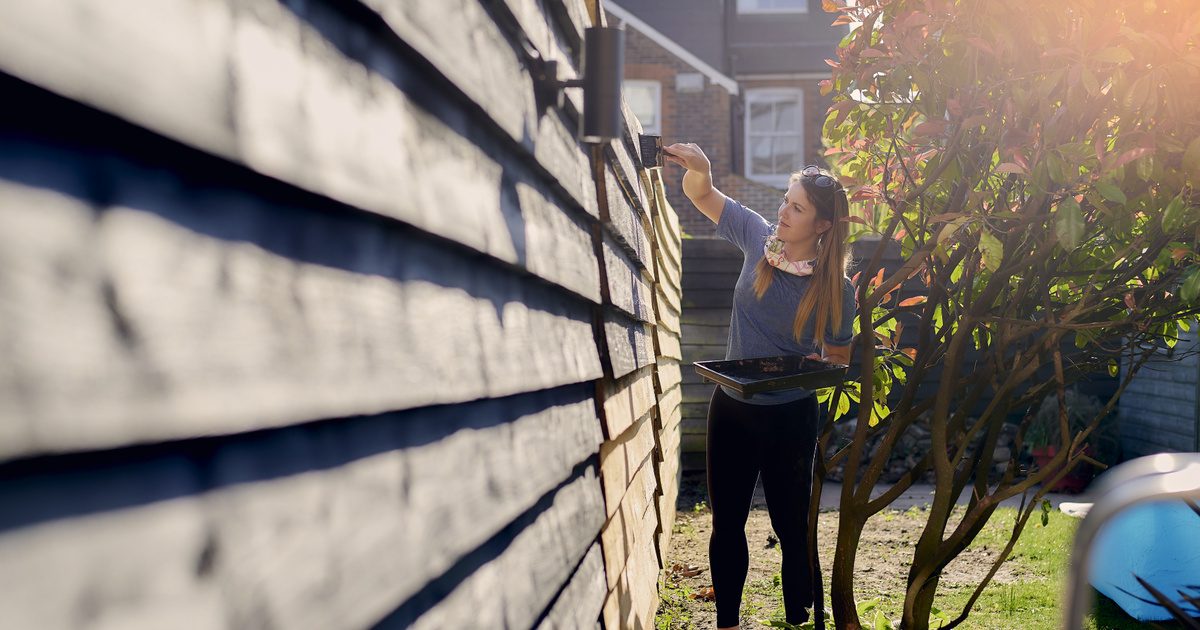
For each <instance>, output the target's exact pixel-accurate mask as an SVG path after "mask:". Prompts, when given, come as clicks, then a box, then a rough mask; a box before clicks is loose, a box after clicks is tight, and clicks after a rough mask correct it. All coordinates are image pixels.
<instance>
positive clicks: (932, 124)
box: [913, 120, 946, 136]
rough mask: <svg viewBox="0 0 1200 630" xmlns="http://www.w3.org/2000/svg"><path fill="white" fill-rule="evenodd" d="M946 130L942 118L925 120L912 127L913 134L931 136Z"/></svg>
mask: <svg viewBox="0 0 1200 630" xmlns="http://www.w3.org/2000/svg"><path fill="white" fill-rule="evenodd" d="M945 130H946V122H945V121H942V120H926V121H925V122H923V123H921V124H919V125H917V126H916V127H913V135H916V136H932V135H935V134H939V133H942V132H943V131H945Z"/></svg>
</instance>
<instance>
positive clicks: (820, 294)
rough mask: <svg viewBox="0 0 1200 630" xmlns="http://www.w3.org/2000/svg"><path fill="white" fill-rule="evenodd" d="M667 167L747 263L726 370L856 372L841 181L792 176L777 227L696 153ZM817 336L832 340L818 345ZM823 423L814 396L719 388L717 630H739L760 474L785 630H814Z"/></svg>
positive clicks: (714, 491)
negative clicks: (779, 566)
mask: <svg viewBox="0 0 1200 630" xmlns="http://www.w3.org/2000/svg"><path fill="white" fill-rule="evenodd" d="M664 159H666V160H667V161H669V162H672V163H674V164H678V165H680V166H682V167H684V168H686V169H687V172H686V173H684V176H683V192H684V194H685V195H687V197H688V199H690V200H691V202H692V203H693V204H694V205H695V206H696V208H697V209H699V210H700V212H702V213H703V214H704V215H705V216H707V217H708V218H709V219H711V220H712V221H713V222H714V223H716V224H717V236H720V237H721V238H724V239H726V240H728V241H730V242H732V243H733V244H735V245H737V246H738V248H739V249H741V250H742V252H743V253H744V254H745V259H744V262H743V264H742V270H741V274H740V275H739V276H738V280H737V285H736V286H735V288H734V292H733V314H732V317H731V318H730V322H729V341H728V344H727V346H726V351H725V358H726V359H741V358H750V357H761V356H776V355H781V354H803V355H806V356H809V357H812V358H817V359H822V358H823V359H824V360H827V361H831V362H835V363H849V356H850V341H851V338H852V336H853V317H854V311H855V299H854V287H853V285H852V284H851V282H850V280H849V279H848V278H847V277H846V269H847V266H848V265H849V256H848V252H847V246H846V236H847V229H848V223H847V217H848V215H849V203H848V200H847V199H846V193H845V191H844V190H843V188H842V186H841V184H839V183H838V181H837V179H836V178H834V177H833V176H831V175H830V174H829V173H828V172H826V171H823V170H822V169H820V168H819V167H816V166H809V167H805V169H804V170H803V171H801V172H798V173H793V174H792V176H791V178H790V180H789V184H788V188H787V193H786V194H785V195H784V196H783V198H782V199H780V204H779V210H778V219H779V221H778V223H776V224H771V223H769V222H768V221H767V220H766V219H765V218H763V216H762V215H760V214H758V213H757V212H754V211H753V210H751V209H749V208H747V207H746V206H744V205H742V204H741V203H738V202H737V201H734V200H733V199H730V198H728V197H726V196H725V195H724V194H722V193H721V191H719V190H717V189H716V188H714V187H713V183H712V174H711V172H710V165H709V161H708V158H707V157H706V156H705V155H704V152H703V151H701V150H700V147H698V146H696V145H695V144H691V143H677V144H673V145H670V146H668V147H665V148H664ZM814 330H821V331H824V333H825V334H823V335H821V336H819V337H818V336H816V335H814V334H813V331H814ZM818 350H819V351H820V353H818V352H817V351H818ZM818 419H819V416H818V408H817V400H816V397H815V396H814V395H813V393H812V392H811V391H809V390H807V389H803V388H796V389H790V390H780V391H775V392H766V393H761V394H755V395H754V396H753V397H752V398H749V399H743V398H741V397H740V396H739V395H738V394H737V392H736V391H734V390H732V389H729V388H727V387H725V386H723V385H722V386H718V387H714V389H713V394H712V398H711V400H710V401H709V407H708V439H707V455H706V459H707V465H708V497H709V505H710V506H711V508H712V513H713V531H712V536H711V538H710V539H709V546H708V551H709V567H710V570H711V572H712V582H713V591H714V594H715V596H716V606H717V627H718V628H719V629H725V628H738V627H739V626H738V612H739V607H740V606H741V599H742V588H743V586H744V585H745V582H746V572H747V570H748V568H749V566H748V565H749V553H748V550H747V547H746V518H747V517H748V516H749V512H750V500H751V498H752V496H753V494H754V485H755V482H756V481H757V479H758V477H759V474H760V472H761V475H762V484H763V493H764V494H765V495H766V500H767V511H768V513H769V514H770V517H771V526H772V528H773V529H774V530H775V534H776V536H778V538H779V541H780V546H781V551H782V552H783V570H782V576H781V577H782V581H783V602H784V609H785V611H786V620H787V621H788V623H793V624H799V623H801V622H804V621H807V620H808V617H809V613H808V611H807V610H806V608H809V607H812V606H813V588H812V587H813V583H812V580H813V576H812V574H811V569H810V563H809V555H808V508H809V497H810V496H811V494H812V473H813V458H814V457H815V456H816V443H817V431H818Z"/></svg>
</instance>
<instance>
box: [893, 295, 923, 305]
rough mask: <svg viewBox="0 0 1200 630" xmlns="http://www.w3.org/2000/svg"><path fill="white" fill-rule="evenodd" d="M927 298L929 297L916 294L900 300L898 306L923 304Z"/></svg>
mask: <svg viewBox="0 0 1200 630" xmlns="http://www.w3.org/2000/svg"><path fill="white" fill-rule="evenodd" d="M927 299H929V298H928V297H926V296H924V295H917V296H914V297H910V298H908V299H907V300H904V301H903V302H900V306H916V305H918V304H924V303H925V300H927Z"/></svg>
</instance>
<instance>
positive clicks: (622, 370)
mask: <svg viewBox="0 0 1200 630" xmlns="http://www.w3.org/2000/svg"><path fill="white" fill-rule="evenodd" d="M653 328H654V327H653V326H652V325H650V324H647V323H644V322H638V321H635V320H630V319H629V318H627V317H625V316H623V315H620V314H619V313H616V312H612V311H606V312H605V317H604V339H605V343H607V344H608V358H609V361H610V362H611V364H612V372H613V377H614V378H621V377H623V376H625V375H626V374H629V373H630V372H632V371H634V370H636V369H638V368H640V367H642V366H645V365H650V364H651V363H653V362H654V358H655V355H654V346H653V340H652V338H651V336H650V335H651V334H653Z"/></svg>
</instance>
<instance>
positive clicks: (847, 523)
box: [811, 0, 1200, 630]
mask: <svg viewBox="0 0 1200 630" xmlns="http://www.w3.org/2000/svg"><path fill="white" fill-rule="evenodd" d="M824 7H825V10H826V11H829V12H836V13H839V14H840V15H839V17H838V18H837V19H836V20H835V21H834V25H844V24H858V26H857V28H854V29H853V30H852V31H851V32H850V33H849V34H848V35H846V37H845V38H843V40H842V41H841V42H840V43H839V45H838V48H837V55H836V56H837V58H836V59H831V60H827V63H828V64H829V65H830V66H831V67H832V68H833V72H832V77H831V79H829V80H826V81H823V82H822V92H823V93H825V94H829V93H832V94H833V97H832V98H833V106H832V107H831V108H830V109H829V113H828V116H827V119H826V121H825V127H824V135H825V138H826V140H827V144H828V147H829V148H828V150H827V151H826V155H827V156H828V159H829V162H830V166H831V168H833V169H835V170H836V171H837V172H838V173H839V174H840V175H841V176H842V180H843V182H844V183H846V184H848V191H849V192H850V193H851V200H852V203H853V204H854V205H855V207H856V209H857V213H856V216H854V217H852V218H851V220H852V221H854V222H856V223H859V224H861V229H860V230H858V231H857V232H856V233H855V237H854V238H858V237H861V236H862V235H864V234H877V235H879V236H880V237H881V240H880V245H879V247H878V248H876V250H875V252H874V254H873V255H871V256H869V258H868V259H867V260H866V261H865V263H864V264H863V265H862V266H861V271H860V273H859V275H858V276H857V281H858V282H857V285H858V294H857V297H858V305H859V312H858V319H857V322H856V331H870V333H869V334H859V335H858V336H857V339H856V341H855V347H854V350H853V351H854V353H855V355H856V356H857V357H858V358H859V359H860V360H861V361H862V365H863V366H872V368H873V369H866V368H865V367H864V369H863V370H862V376H861V378H860V379H858V380H857V381H852V382H847V383H845V384H843V385H842V386H839V387H838V388H837V389H836V390H824V391H822V392H820V393H819V394H820V399H821V400H823V401H825V402H827V403H828V404H829V408H830V413H829V414H827V418H829V423H827V425H826V426H825V427H824V430H823V433H822V437H821V446H820V449H821V452H822V453H824V452H826V451H825V448H826V443H827V441H828V439H829V436H830V429H831V425H832V422H834V421H836V420H837V418H839V417H840V416H842V415H843V414H845V413H847V411H848V410H849V408H850V402H851V401H854V402H857V403H859V405H858V420H857V424H856V427H855V432H854V438H853V441H852V442H851V443H850V444H849V445H848V446H846V447H845V448H843V449H841V450H840V451H838V452H837V453H836V454H834V455H833V456H832V457H831V458H830V459H829V460H828V461H821V462H819V463H818V474H822V473H823V471H824V470H825V468H826V467H828V466H831V465H833V464H835V463H836V462H838V461H839V460H840V459H841V458H845V459H846V468H845V481H844V484H843V489H842V497H841V511H840V515H839V530H838V538H837V551H836V554H835V560H834V566H833V568H832V592H831V594H832V598H833V614H834V620H835V622H836V625H837V627H838V628H859V627H860V621H859V619H858V613H857V612H856V606H855V601H854V590H853V572H854V559H855V552H856V550H857V546H858V542H859V538H858V536H859V534H860V532H861V530H862V527H863V525H864V524H865V522H866V520H867V519H868V518H869V517H870V516H871V515H873V514H876V513H878V512H879V511H880V510H882V509H884V508H885V507H887V506H888V505H889V504H890V503H891V502H892V501H893V500H894V499H895V498H896V497H898V496H899V495H900V494H901V493H902V492H903V491H904V490H905V489H907V488H908V487H909V486H910V485H911V484H912V483H913V482H914V481H915V480H917V479H918V478H919V477H920V476H921V475H922V474H924V473H925V472H926V471H928V470H932V471H933V473H934V478H935V480H936V481H935V483H936V490H935V494H934V497H933V499H932V503H931V509H930V511H929V519H928V521H927V523H926V525H925V528H924V530H923V532H922V535H921V537H920V540H919V541H918V543H917V545H916V548H915V551H914V553H913V562H912V567H911V570H910V572H909V574H908V580H907V586H906V592H905V597H904V610H903V616H902V619H901V627H903V628H911V629H914V630H923V629H924V628H927V627H929V618H930V611H931V608H932V606H933V600H934V596H935V594H936V592H937V587H938V579H939V575H940V572H941V570H942V569H943V568H944V567H945V566H946V565H947V564H948V563H949V562H950V561H951V560H953V559H954V558H955V557H956V556H957V555H958V554H959V553H961V552H962V551H963V550H964V549H965V548H966V547H967V545H969V544H970V542H971V541H972V540H973V539H974V538H975V536H976V535H977V534H978V533H979V531H980V530H981V529H982V528H983V526H984V525H985V524H986V523H987V521H988V519H989V518H990V517H991V515H992V514H993V512H994V511H995V509H996V508H997V506H998V505H999V503H1000V501H1002V500H1004V499H1007V498H1009V497H1014V496H1018V495H1020V496H1023V497H1026V498H1028V497H1029V496H1030V494H1032V500H1027V501H1025V502H1024V503H1023V504H1022V507H1021V509H1020V510H1019V516H1018V518H1017V520H1016V522H1015V523H1014V524H1013V529H1012V536H1011V540H1010V541H1009V543H1008V545H1007V546H1006V547H1005V549H1003V550H1002V552H1001V553H1000V554H999V555H998V556H997V557H996V559H995V564H994V565H993V567H992V570H991V572H990V573H989V574H988V576H987V578H985V579H984V581H983V583H981V584H980V585H979V587H978V589H977V590H976V591H975V594H974V596H973V597H972V598H971V599H970V601H969V603H968V604H967V605H966V608H965V610H963V611H961V613H960V614H958V615H957V616H956V617H955V618H954V619H953V620H952V621H951V622H950V623H949V624H947V625H944V626H942V627H943V628H952V627H954V626H956V625H958V624H960V623H961V622H962V621H963V620H964V619H965V618H966V617H967V615H968V614H969V613H970V609H971V606H972V605H973V604H974V602H975V601H976V598H977V597H978V596H979V594H980V593H981V592H982V590H983V588H984V587H985V586H986V585H987V583H988V581H990V579H991V577H992V576H993V575H995V572H996V571H997V570H998V568H999V566H1000V564H1001V563H1002V562H1003V561H1004V560H1005V559H1006V558H1007V556H1008V554H1009V553H1010V552H1011V550H1012V548H1013V545H1014V544H1015V542H1016V540H1017V538H1018V537H1019V536H1020V533H1021V531H1022V529H1023V528H1024V527H1025V525H1026V523H1027V522H1028V519H1029V518H1030V517H1031V516H1032V515H1033V514H1035V513H1036V512H1037V511H1038V510H1040V509H1043V508H1044V504H1043V503H1042V496H1043V495H1044V494H1045V492H1046V490H1045V488H1048V487H1050V486H1051V485H1052V484H1053V482H1054V481H1055V480H1057V479H1058V478H1060V477H1061V476H1063V475H1065V474H1066V473H1067V472H1069V471H1070V470H1071V469H1072V468H1074V467H1075V466H1077V465H1080V464H1081V463H1082V462H1084V461H1085V460H1088V459H1089V458H1088V457H1087V456H1086V455H1083V454H1082V453H1081V452H1080V451H1081V449H1080V446H1081V444H1082V443H1083V441H1084V440H1085V439H1086V438H1087V435H1088V434H1089V433H1090V432H1092V431H1095V430H1096V427H1097V423H1098V422H1099V421H1100V419H1101V418H1102V417H1103V416H1104V415H1105V414H1107V413H1108V412H1109V411H1111V410H1112V409H1113V407H1114V406H1115V405H1116V403H1117V399H1118V397H1119V396H1120V394H1121V392H1122V391H1123V390H1124V389H1125V387H1126V386H1127V385H1128V384H1129V382H1130V379H1131V378H1132V377H1133V376H1134V375H1135V374H1136V373H1137V371H1138V369H1139V368H1140V367H1141V365H1142V364H1143V363H1144V362H1145V361H1146V360H1147V359H1148V358H1150V356H1151V355H1152V354H1153V353H1154V352H1155V350H1156V349H1158V348H1162V347H1163V346H1169V347H1173V346H1174V342H1175V339H1176V337H1177V333H1178V332H1179V331H1181V330H1187V328H1188V320H1189V319H1190V318H1191V317H1193V316H1194V315H1195V314H1196V313H1197V312H1198V311H1200V308H1198V305H1200V302H1198V300H1197V294H1198V293H1200V264H1198V262H1200V255H1198V253H1197V246H1196V241H1197V240H1198V239H1200V208H1198V207H1197V206H1198V204H1200V197H1198V196H1197V192H1196V187H1197V185H1198V184H1200V99H1198V98H1197V97H1198V96H1200V49H1198V48H1197V43H1198V40H1200V9H1197V8H1196V5H1195V0H1147V1H1145V2H1132V3H1129V2H1126V3H1112V2H1108V1H1107V0H1064V1H1063V2H1048V3H1039V2H1026V1H1018V0H957V1H955V0H858V1H857V2H855V3H854V6H842V5H841V3H840V2H836V1H835V0H824ZM889 241H894V242H898V244H899V246H900V248H901V251H902V253H903V259H904V260H905V262H904V264H903V265H902V266H901V267H900V268H898V269H887V270H885V269H883V268H881V265H880V260H881V256H882V252H883V248H884V245H885V244H886V243H887V242H889ZM906 281H908V282H907V284H905V283H906ZM914 283H915V284H916V285H917V286H919V287H921V291H920V292H919V294H917V295H911V296H909V297H907V298H904V299H901V298H902V297H903V293H904V292H906V291H907V288H906V287H907V286H909V285H912V284H914ZM905 321H908V322H910V323H909V325H910V326H917V327H918V334H917V337H918V338H919V342H918V343H917V344H916V345H915V346H914V347H901V345H900V344H899V339H900V332H901V329H902V328H903V323H904V322H905ZM1072 342H1073V345H1072ZM1064 346H1065V348H1064ZM972 355H973V356H974V357H975V358H974V359H972V360H969V357H971V356H972ZM938 364H940V365H941V366H942V368H943V369H942V371H941V375H940V380H939V382H938V383H937V388H936V392H935V393H933V394H931V395H928V394H927V395H924V396H918V387H917V385H918V384H919V383H920V382H921V381H922V380H923V379H926V378H928V376H927V375H928V374H929V372H930V371H931V369H932V368H933V367H934V366H935V365H938ZM1106 370H1107V371H1108V372H1109V374H1111V375H1112V376H1114V377H1117V379H1118V386H1117V390H1116V393H1115V394H1114V395H1113V396H1112V397H1111V398H1110V399H1109V400H1108V401H1107V403H1106V404H1105V406H1104V410H1103V411H1102V412H1101V413H1100V414H1098V415H1097V417H1096V418H1094V419H1093V420H1092V421H1091V423H1090V424H1088V426H1086V427H1085V428H1084V429H1083V430H1082V431H1071V430H1068V425H1067V413H1066V408H1065V405H1064V403H1063V393H1064V389H1065V387H1066V386H1067V385H1068V384H1070V383H1072V382H1073V381H1076V380H1078V379H1080V378H1081V377H1083V376H1085V375H1088V374H1092V373H1096V372H1103V371H1106ZM1044 372H1049V376H1048V377H1046V375H1045V374H1042V373H1044ZM1039 374H1042V375H1041V376H1039ZM1047 395H1051V396H1056V397H1057V398H1058V401H1059V403H1058V406H1059V412H1060V413H1059V415H1060V425H1061V428H1062V430H1061V432H1060V435H1061V436H1062V448H1061V449H1060V451H1059V453H1058V455H1056V456H1055V458H1054V459H1053V460H1052V461H1051V462H1050V464H1049V465H1047V466H1046V467H1045V468H1042V469H1036V468H1035V469H1032V470H1028V469H1023V468H1022V467H1020V466H1018V462H1017V458H1015V457H1014V458H1013V459H1012V461H1010V462H1009V464H1008V467H1007V469H1006V470H1005V471H1004V473H1003V475H1002V476H1001V477H1000V478H999V479H998V480H995V481H993V480H990V479H989V474H988V471H989V470H990V469H991V468H992V461H991V458H992V450H993V448H994V447H995V443H996V439H997V437H998V435H999V434H1000V429H1001V427H1002V425H1003V424H1004V423H1005V422H1006V420H1007V419H1008V417H1009V416H1010V413H1013V414H1020V413H1022V412H1023V411H1026V410H1032V409H1035V408H1036V406H1037V404H1038V403H1040V402H1041V400H1042V399H1043V398H1044V397H1046V396H1047ZM981 404H982V405H983V406H984V408H983V411H982V412H979V413H974V412H972V410H973V409H975V408H976V407H977V406H978V405H981ZM926 411H928V412H930V413H931V414H932V416H931V417H932V421H931V426H930V430H931V431H932V437H931V442H932V445H931V447H930V449H929V451H928V452H927V453H925V454H924V456H923V457H922V458H921V459H920V461H919V462H917V463H916V465H914V466H913V467H912V469H911V470H909V471H908V472H907V473H906V474H905V475H904V476H903V478H902V479H901V480H900V481H898V482H896V483H895V484H894V485H892V486H891V487H890V488H888V489H887V491H886V492H885V493H884V494H883V495H882V496H880V497H878V498H876V499H871V491H872V489H873V488H874V487H875V485H876V483H877V482H878V480H879V478H880V473H881V471H882V469H883V466H884V463H885V462H886V460H887V455H888V452H889V451H890V446H891V445H893V444H894V443H895V442H896V441H897V439H898V438H899V437H900V436H901V435H902V434H903V433H904V432H905V430H906V429H907V428H909V427H910V426H911V425H912V423H913V422H914V420H915V419H916V418H917V417H918V416H919V415H920V414H921V413H923V412H926ZM1028 420H1029V414H1026V415H1025V418H1024V419H1023V420H1022V421H1021V422H1020V425H1019V428H1018V432H1017V438H1016V447H1017V448H1020V446H1021V440H1022V439H1023V435H1024V430H1025V426H1026V425H1027V424H1028ZM968 421H969V422H968ZM873 435H881V436H882V437H881V438H880V439H881V440H882V445H881V447H880V448H879V449H878V452H877V453H876V455H875V456H873V457H872V459H871V460H870V461H869V463H867V464H866V465H865V467H862V466H860V465H859V462H860V459H861V457H862V455H863V448H864V443H865V442H866V441H867V439H868V438H869V437H871V436H873ZM968 484H970V485H971V499H970V503H969V504H968V506H967V510H966V514H965V516H964V517H963V518H962V519H961V521H959V522H957V523H955V524H953V525H952V524H951V523H950V522H949V517H950V514H951V509H952V507H953V506H954V502H955V498H956V497H958V496H959V495H960V493H961V491H962V490H963V489H964V488H965V487H966V486H967V485H968ZM814 486H815V488H816V492H818V493H819V491H820V490H819V488H820V484H819V483H818V484H814ZM816 499H819V497H816ZM812 505H813V506H817V505H819V501H818V500H814V501H813V502H812ZM815 514H816V511H815V508H814V510H813V513H812V515H811V517H812V518H815ZM819 608H821V607H820V606H818V609H819ZM818 613H820V610H818Z"/></svg>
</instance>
